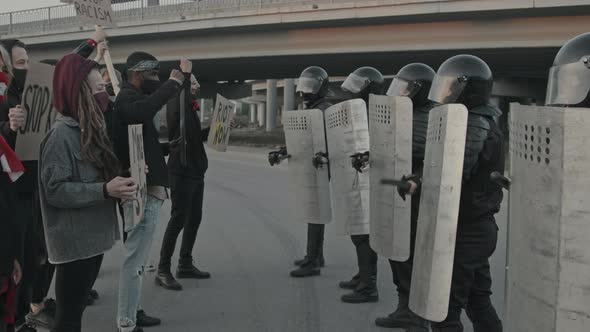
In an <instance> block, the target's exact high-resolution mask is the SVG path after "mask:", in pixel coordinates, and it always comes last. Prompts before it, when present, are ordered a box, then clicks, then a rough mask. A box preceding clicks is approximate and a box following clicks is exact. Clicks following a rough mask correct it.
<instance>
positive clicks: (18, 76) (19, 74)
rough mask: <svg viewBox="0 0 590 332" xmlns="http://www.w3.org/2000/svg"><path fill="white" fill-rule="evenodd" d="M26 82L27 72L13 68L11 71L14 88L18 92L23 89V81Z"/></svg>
mask: <svg viewBox="0 0 590 332" xmlns="http://www.w3.org/2000/svg"><path fill="white" fill-rule="evenodd" d="M26 80H27V70H26V69H18V68H14V70H13V82H14V86H15V87H16V88H17V89H18V90H19V91H23V90H24V89H25V81H26Z"/></svg>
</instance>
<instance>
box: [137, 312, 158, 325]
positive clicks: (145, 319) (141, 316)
mask: <svg viewBox="0 0 590 332" xmlns="http://www.w3.org/2000/svg"><path fill="white" fill-rule="evenodd" d="M136 319H137V322H136V324H137V326H139V327H150V326H157V325H160V324H162V320H161V319H159V318H156V317H150V316H148V315H147V314H146V313H145V311H143V310H138V311H137V316H136Z"/></svg>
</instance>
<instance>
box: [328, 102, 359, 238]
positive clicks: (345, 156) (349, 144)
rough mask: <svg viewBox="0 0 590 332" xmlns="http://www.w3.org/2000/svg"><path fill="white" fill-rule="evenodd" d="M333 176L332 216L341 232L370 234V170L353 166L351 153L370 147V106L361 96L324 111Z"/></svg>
mask: <svg viewBox="0 0 590 332" xmlns="http://www.w3.org/2000/svg"><path fill="white" fill-rule="evenodd" d="M325 117H326V131H327V134H328V153H329V157H330V171H331V173H332V178H331V181H330V189H331V195H332V217H333V219H334V222H335V224H336V228H337V232H338V233H339V234H341V235H363V234H369V174H368V173H367V172H363V173H357V171H356V170H354V168H352V163H351V155H353V154H355V153H359V152H366V151H369V124H368V120H367V106H366V104H365V102H364V101H363V100H361V99H354V100H348V101H345V102H342V103H340V104H337V105H334V106H332V107H330V108H328V109H327V110H326V111H325Z"/></svg>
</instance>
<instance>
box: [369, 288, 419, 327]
mask: <svg viewBox="0 0 590 332" xmlns="http://www.w3.org/2000/svg"><path fill="white" fill-rule="evenodd" d="M408 300H409V299H408V297H407V295H399V302H398V306H397V309H396V310H395V311H394V312H393V313H392V314H390V315H389V316H387V317H381V318H377V319H376V320H375V325H377V326H381V327H388V328H405V329H406V330H408V331H412V332H428V331H429V325H430V324H429V322H428V321H427V320H425V319H423V318H422V317H420V316H418V315H416V314H415V313H413V312H412V311H411V310H410V308H408Z"/></svg>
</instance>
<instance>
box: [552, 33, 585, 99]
mask: <svg viewBox="0 0 590 332" xmlns="http://www.w3.org/2000/svg"><path fill="white" fill-rule="evenodd" d="M588 92H590V32H587V33H584V34H581V35H579V36H577V37H575V38H573V39H571V40H569V41H568V42H567V43H566V44H565V45H563V47H562V48H561V49H560V50H559V53H557V56H556V57H555V60H554V61H553V67H551V70H550V71H549V83H548V85H547V98H546V104H547V106H561V107H590V95H589V94H588Z"/></svg>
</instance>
